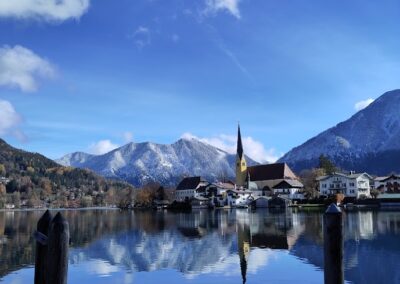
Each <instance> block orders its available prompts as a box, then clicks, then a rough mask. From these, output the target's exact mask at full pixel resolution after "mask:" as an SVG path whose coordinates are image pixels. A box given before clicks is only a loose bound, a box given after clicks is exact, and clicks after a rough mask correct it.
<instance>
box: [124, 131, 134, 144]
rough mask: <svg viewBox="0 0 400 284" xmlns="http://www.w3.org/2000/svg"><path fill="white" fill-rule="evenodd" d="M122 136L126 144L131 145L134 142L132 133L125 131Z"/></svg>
mask: <svg viewBox="0 0 400 284" xmlns="http://www.w3.org/2000/svg"><path fill="white" fill-rule="evenodd" d="M122 136H123V138H124V142H125V143H129V142H132V141H133V133H132V132H130V131H125V132H124V133H123V134H122Z"/></svg>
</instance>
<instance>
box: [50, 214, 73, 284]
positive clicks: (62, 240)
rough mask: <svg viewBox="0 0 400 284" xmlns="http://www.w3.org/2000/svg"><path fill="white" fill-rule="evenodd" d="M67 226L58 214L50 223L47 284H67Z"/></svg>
mask: <svg viewBox="0 0 400 284" xmlns="http://www.w3.org/2000/svg"><path fill="white" fill-rule="evenodd" d="M68 245H69V225H68V222H67V221H66V220H65V219H64V217H63V216H62V215H61V213H60V212H58V213H57V215H56V216H55V217H54V219H53V220H52V221H51V223H50V228H49V239H48V252H47V254H48V259H47V269H48V270H47V280H48V282H47V283H51V284H67V274H68Z"/></svg>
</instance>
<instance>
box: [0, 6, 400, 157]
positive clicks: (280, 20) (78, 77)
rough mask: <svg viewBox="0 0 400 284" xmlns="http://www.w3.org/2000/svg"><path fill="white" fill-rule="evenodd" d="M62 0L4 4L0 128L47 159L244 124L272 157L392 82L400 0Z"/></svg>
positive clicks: (230, 143)
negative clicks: (70, 153) (60, 0)
mask: <svg viewBox="0 0 400 284" xmlns="http://www.w3.org/2000/svg"><path fill="white" fill-rule="evenodd" d="M58 2H59V1H56V0H14V1H2V0H0V136H1V137H2V138H4V139H5V140H6V141H8V142H9V143H11V144H12V145H14V146H16V147H19V148H23V149H26V150H29V151H35V152H40V153H43V154H45V155H47V156H49V157H50V158H58V157H60V156H62V155H63V154H66V153H69V152H73V151H77V150H80V151H86V152H92V153H101V152H104V151H107V150H110V149H112V148H113V147H117V146H119V145H123V144H124V143H126V142H128V141H134V142H143V141H153V142H157V143H172V142H174V141H176V140H177V139H179V138H180V137H182V136H184V137H197V138H198V139H201V140H203V141H206V142H208V143H212V144H214V145H217V146H219V147H221V148H224V149H226V150H228V151H233V149H234V143H235V139H234V138H235V135H236V127H237V122H238V121H240V124H241V127H242V135H243V136H245V138H244V140H245V142H244V144H245V145H244V147H245V151H247V152H248V153H249V154H250V156H252V157H253V158H255V159H257V160H259V161H266V160H269V161H272V160H274V159H276V158H277V157H279V156H280V155H282V154H283V153H285V152H287V151H288V150H290V149H291V148H293V147H295V146H297V145H299V144H301V143H303V142H305V141H306V140H307V139H309V138H311V137H312V136H314V135H316V134H318V133H319V132H321V131H323V130H325V129H327V128H329V127H332V126H334V125H336V124H337V123H338V122H340V121H342V120H344V119H347V118H349V117H350V116H351V115H353V114H354V113H355V112H356V107H355V105H356V104H357V103H359V102H364V101H366V100H368V99H369V102H370V101H371V100H373V99H375V98H377V97H378V96H379V95H381V94H382V93H384V92H386V91H389V90H392V89H396V88H398V87H399V86H400V84H399V83H400V82H399V81H400V77H399V74H400V72H399V71H400V53H399V52H398V50H399V48H400V37H399V36H398V35H399V33H398V31H399V28H400V20H399V19H400V2H399V1H379V2H377V1H365V0H363V1H361V0H359V1H356V0H350V1H344V0H343V1H316V0H307V1H305V0H303V1H300V0H294V1H269V0H262V1H261V0H241V1H240V0H196V1H184V0H171V1H169V0H135V1H132V0H113V1H100V0H64V1H62V2H60V3H58ZM57 3H58V4H57ZM362 105H365V103H361V104H359V105H358V108H361V107H362Z"/></svg>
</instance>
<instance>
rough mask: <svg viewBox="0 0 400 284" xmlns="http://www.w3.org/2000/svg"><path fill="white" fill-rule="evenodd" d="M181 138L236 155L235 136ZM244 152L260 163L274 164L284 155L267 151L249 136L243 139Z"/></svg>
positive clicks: (188, 135) (186, 136) (187, 136)
mask: <svg viewBox="0 0 400 284" xmlns="http://www.w3.org/2000/svg"><path fill="white" fill-rule="evenodd" d="M181 138H184V139H189V140H190V139H197V140H199V141H201V142H203V143H207V144H210V145H212V146H214V147H217V148H219V149H221V150H224V151H226V152H227V153H230V154H235V153H236V147H237V146H236V143H237V137H236V136H234V135H226V134H220V135H217V136H214V137H201V138H200V137H197V136H195V135H193V134H191V133H189V132H186V133H184V134H183V135H182V136H181ZM242 142H243V148H244V152H245V154H246V155H247V156H249V157H250V158H252V159H253V160H255V161H257V162H260V163H272V162H275V161H276V160H278V159H279V158H280V157H281V156H282V155H281V154H278V153H277V152H276V150H275V149H274V148H270V149H265V147H264V145H263V144H262V143H261V142H259V141H257V140H255V139H254V138H252V137H250V136H247V137H242Z"/></svg>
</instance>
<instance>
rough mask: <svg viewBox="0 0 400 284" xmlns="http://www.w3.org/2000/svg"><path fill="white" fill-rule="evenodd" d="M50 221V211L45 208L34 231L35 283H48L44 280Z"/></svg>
mask: <svg viewBox="0 0 400 284" xmlns="http://www.w3.org/2000/svg"><path fill="white" fill-rule="evenodd" d="M50 221H51V214H50V211H49V210H47V211H46V212H45V213H44V214H43V215H42V217H41V218H40V219H39V221H38V223H37V229H36V232H35V235H34V236H35V239H36V257H35V284H48V282H46V271H47V269H46V266H47V237H48V232H49V225H50Z"/></svg>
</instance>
